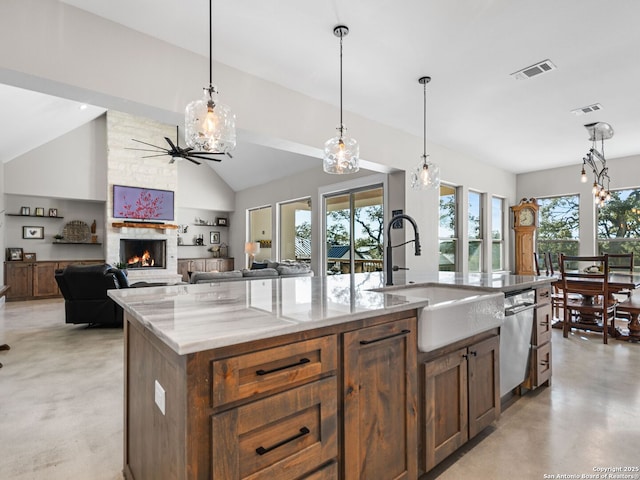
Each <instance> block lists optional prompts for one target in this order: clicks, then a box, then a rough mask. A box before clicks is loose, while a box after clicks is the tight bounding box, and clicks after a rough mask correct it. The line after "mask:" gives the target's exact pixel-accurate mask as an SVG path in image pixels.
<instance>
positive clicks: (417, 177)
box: [411, 156, 440, 190]
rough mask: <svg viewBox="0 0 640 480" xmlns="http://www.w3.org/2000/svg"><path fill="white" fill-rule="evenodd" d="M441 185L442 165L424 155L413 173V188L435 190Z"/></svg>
mask: <svg viewBox="0 0 640 480" xmlns="http://www.w3.org/2000/svg"><path fill="white" fill-rule="evenodd" d="M439 187H440V167H438V165H436V164H435V163H432V162H430V161H429V160H428V156H426V157H425V156H423V157H422V158H421V160H420V163H418V165H417V166H416V168H415V169H414V170H413V173H412V174H411V188H413V189H415V190H434V189H437V188H439Z"/></svg>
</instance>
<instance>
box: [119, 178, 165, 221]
mask: <svg viewBox="0 0 640 480" xmlns="http://www.w3.org/2000/svg"><path fill="white" fill-rule="evenodd" d="M113 216H114V218H129V219H135V220H173V192H171V191H169V190H154V189H145V188H138V187H125V186H120V185H114V186H113Z"/></svg>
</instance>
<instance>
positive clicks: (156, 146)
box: [131, 138, 166, 150]
mask: <svg viewBox="0 0 640 480" xmlns="http://www.w3.org/2000/svg"><path fill="white" fill-rule="evenodd" d="M131 140H133V141H134V142H138V143H142V144H144V145H149V146H150V147H153V148H158V149H160V150H166V149H165V148H162V147H159V146H158V145H154V144H152V143H147V142H143V141H142V140H136V139H135V138H132V139H131Z"/></svg>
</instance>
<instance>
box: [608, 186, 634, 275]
mask: <svg viewBox="0 0 640 480" xmlns="http://www.w3.org/2000/svg"><path fill="white" fill-rule="evenodd" d="M598 252H599V253H600V254H601V255H602V254H605V253H631V252H633V253H634V256H633V261H634V263H635V264H636V265H637V264H638V262H639V261H640V258H639V257H640V189H631V190H617V191H613V192H611V200H609V201H608V202H607V203H605V204H604V206H603V207H601V208H600V209H599V210H598Z"/></svg>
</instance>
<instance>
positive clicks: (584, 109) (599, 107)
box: [571, 103, 602, 116]
mask: <svg viewBox="0 0 640 480" xmlns="http://www.w3.org/2000/svg"><path fill="white" fill-rule="evenodd" d="M600 110H602V105H600V104H599V103H594V104H593V105H587V106H586V107H581V108H576V109H575V110H571V113H573V114H574V115H577V116H580V115H586V114H587V113H591V112H599V111H600Z"/></svg>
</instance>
